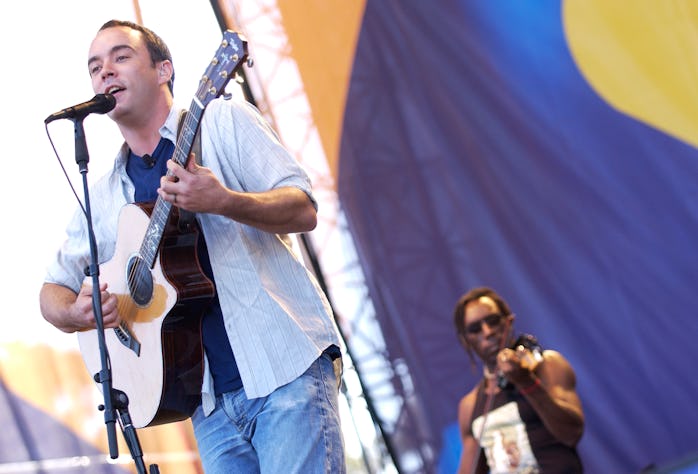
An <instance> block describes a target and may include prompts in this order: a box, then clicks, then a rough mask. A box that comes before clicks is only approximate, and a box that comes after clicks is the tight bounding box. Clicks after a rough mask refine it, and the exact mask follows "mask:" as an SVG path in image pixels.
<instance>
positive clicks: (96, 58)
mask: <svg viewBox="0 0 698 474" xmlns="http://www.w3.org/2000/svg"><path fill="white" fill-rule="evenodd" d="M120 49H128V50H131V51H134V52H135V51H136V50H135V49H134V48H133V47H132V46H131V45H128V44H117V45H115V46H113V47H112V48H111V49H110V50H109V53H108V54H107V56H110V55H112V54H114V53H115V52H117V51H118V50H120ZM98 60H99V56H92V57H90V58H89V59H88V60H87V66H88V67H89V65H90V64H92V63H93V62H95V61H98Z"/></svg>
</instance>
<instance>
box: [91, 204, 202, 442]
mask: <svg viewBox="0 0 698 474" xmlns="http://www.w3.org/2000/svg"><path fill="white" fill-rule="evenodd" d="M151 211H152V205H140V204H128V205H126V206H124V208H123V209H122V210H121V213H120V215H119V226H118V233H117V241H116V250H115V253H114V256H113V257H112V259H111V260H109V261H108V262H106V263H105V264H103V265H101V267H100V281H101V282H106V283H108V285H109V286H108V290H107V291H109V292H110V293H111V294H115V295H116V296H117V299H118V308H119V314H120V316H121V318H122V320H123V323H122V325H121V327H119V328H116V329H113V328H110V329H105V331H104V335H105V341H106V345H107V350H108V352H109V358H110V361H111V372H112V387H113V388H114V389H117V390H121V391H123V392H124V393H126V395H127V396H128V398H129V401H130V403H129V413H130V415H131V418H132V421H133V425H134V426H135V427H136V428H141V427H145V426H152V425H157V424H162V423H169V422H174V421H179V420H183V419H186V418H188V417H189V416H191V414H192V413H193V411H194V409H195V408H196V407H197V405H198V404H199V403H200V402H201V383H202V377H203V345H202V342H201V320H202V316H203V311H204V309H205V308H206V305H207V304H208V303H209V302H210V301H211V298H212V297H213V295H214V287H213V284H212V282H211V281H210V280H209V279H208V278H207V277H206V276H205V275H204V274H203V272H202V270H201V267H200V265H199V261H198V257H197V254H196V244H197V239H198V235H199V231H198V228H196V227H192V228H191V229H189V230H187V231H186V232H180V231H179V229H178V228H177V226H176V225H175V224H174V222H176V221H177V218H176V212H173V213H172V215H173V217H172V218H170V219H169V220H168V223H167V225H166V226H165V229H164V233H163V238H162V245H161V247H160V251H159V252H158V254H157V258H156V260H155V264H154V265H153V268H152V269H149V268H145V269H142V268H138V269H136V271H134V269H133V268H132V267H131V266H130V265H132V264H133V262H134V256H135V257H137V256H138V254H139V250H140V247H141V243H142V242H143V240H144V238H145V234H146V231H147V229H148V224H149V221H150V217H149V216H150V213H151ZM135 261H137V260H135ZM138 280H143V282H144V283H143V284H139V283H138ZM86 283H87V284H89V285H92V281H91V278H89V279H88V280H86ZM78 341H79V344H80V351H81V353H82V356H83V359H84V361H85V365H86V366H87V370H88V371H89V373H90V374H91V375H94V374H97V373H99V372H100V371H101V357H100V350H99V343H98V335H97V331H96V330H90V331H84V332H81V333H79V334H78Z"/></svg>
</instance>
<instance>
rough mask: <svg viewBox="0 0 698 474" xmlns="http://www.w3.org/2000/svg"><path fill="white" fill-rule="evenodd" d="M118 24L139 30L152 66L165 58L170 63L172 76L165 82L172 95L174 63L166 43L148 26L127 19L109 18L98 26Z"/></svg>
mask: <svg viewBox="0 0 698 474" xmlns="http://www.w3.org/2000/svg"><path fill="white" fill-rule="evenodd" d="M119 26H125V27H127V28H131V29H132V30H136V31H139V32H140V33H141V35H143V41H145V46H146V48H148V54H150V59H151V61H152V62H153V66H155V63H157V62H160V61H165V60H167V61H169V62H170V63H172V77H170V81H169V82H168V83H167V86H168V87H169V89H170V92H171V93H172V95H174V77H175V75H174V63H173V62H172V54H170V48H168V47H167V44H165V42H164V41H163V40H162V38H160V37H159V36H158V35H157V34H156V33H155V32H154V31H153V30H151V29H150V28H146V27H145V26H143V25H139V24H138V23H134V22H132V21H127V20H109V21H108V22H106V23H105V24H103V25H102V26H101V27H100V28H99V31H102V30H106V29H107V28H115V27H119Z"/></svg>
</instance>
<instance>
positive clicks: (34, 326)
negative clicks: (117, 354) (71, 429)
mask: <svg viewBox="0 0 698 474" xmlns="http://www.w3.org/2000/svg"><path fill="white" fill-rule="evenodd" d="M139 3H140V6H141V14H142V18H143V23H144V24H145V25H146V26H148V27H150V28H152V29H153V30H154V31H155V32H156V33H158V34H159V35H160V36H161V37H162V38H163V39H164V40H165V42H166V43H167V44H168V46H169V47H170V51H171V52H172V55H173V58H174V65H175V70H176V79H175V101H176V102H178V103H179V104H181V105H183V106H185V107H188V105H189V102H190V101H191V98H192V97H193V95H194V94H195V93H196V89H197V86H198V82H199V79H200V77H201V75H202V74H203V72H204V71H205V69H206V67H207V65H208V62H209V60H210V58H211V57H212V56H213V54H214V53H215V51H216V49H217V48H218V45H219V42H220V39H221V32H220V29H219V27H218V23H217V22H216V19H215V16H214V14H213V11H212V9H211V7H210V5H209V2H207V1H201V2H189V1H187V2H185V1H176V2H173V1H165V0H141V1H140V2H139ZM10 6H11V10H10ZM0 8H2V9H3V10H5V11H4V12H3V13H2V16H3V18H5V19H6V21H5V25H6V26H5V27H4V28H2V29H0V44H2V48H3V57H4V59H5V68H4V71H5V72H4V73H3V74H2V76H1V77H0V94H1V97H2V100H1V101H0V103H2V104H3V105H4V110H5V113H4V114H3V117H2V119H0V120H2V125H3V126H2V128H3V134H2V135H3V138H4V139H3V143H4V145H5V152H4V153H3V155H4V157H5V165H6V166H5V179H4V183H3V186H2V188H1V190H0V196H1V197H2V203H3V204H4V207H5V209H6V210H7V212H8V215H6V218H5V225H4V228H5V229H6V231H9V232H7V233H6V235H5V238H4V244H3V246H2V261H3V262H5V268H6V271H5V273H4V274H3V275H2V277H1V278H2V285H1V287H2V290H1V291H2V299H3V301H4V302H5V314H6V318H7V319H6V320H7V321H8V322H10V324H8V325H7V329H8V330H5V331H2V332H0V343H4V342H10V341H17V340H21V341H25V342H46V341H51V342H52V344H53V345H58V346H62V345H63V344H65V346H67V347H77V342H76V338H75V336H74V335H64V334H63V333H61V332H60V331H58V330H56V329H55V328H53V327H52V326H50V325H49V324H48V323H46V322H45V321H44V320H43V318H42V317H41V315H40V313H39V309H38V292H39V288H40V286H41V282H42V280H43V276H44V272H45V267H46V264H47V262H48V261H49V260H50V258H51V257H52V255H53V253H54V251H55V249H56V248H57V246H58V245H60V242H61V241H62V240H63V236H64V233H63V229H64V228H65V225H66V223H67V221H68V219H69V217H70V216H71V214H72V212H73V210H74V209H75V206H76V201H75V198H74V196H73V194H72V192H71V190H70V188H69V186H68V183H67V181H66V178H65V177H64V175H63V172H62V170H61V168H60V165H59V163H58V160H57V158H56V156H55V154H54V152H53V150H52V148H51V144H50V142H49V138H48V136H47V134H46V130H45V127H44V119H45V118H46V117H47V116H48V115H50V114H51V113H53V112H56V111H58V110H61V109H63V108H65V107H69V106H72V105H75V104H78V103H81V102H84V101H86V100H89V99H91V98H92V97H93V96H94V92H93V91H92V87H91V84H90V80H89V76H88V74H87V53H88V48H89V45H90V42H91V40H92V38H93V37H94V35H95V33H96V32H97V30H98V29H99V27H100V26H101V25H102V24H103V23H104V22H105V21H107V20H110V19H112V18H117V19H125V20H132V21H133V20H135V19H136V18H135V14H134V10H133V2H132V1H130V0H120V1H116V2H108V3H105V2H94V1H90V0H71V1H59V2H57V1H55V0H39V1H32V2H12V3H5V4H3V6H2V7H0ZM13 26H14V28H13ZM83 123H84V128H85V135H86V137H87V141H88V148H89V152H90V162H89V171H88V173H87V179H88V182H89V183H94V182H96V181H97V178H98V177H99V176H101V175H102V174H103V173H104V172H105V171H106V170H107V169H108V167H110V166H111V164H112V162H113V158H114V156H115V153H116V151H117V149H118V146H119V145H120V143H121V138H120V135H119V133H118V130H117V129H116V126H115V125H114V124H113V122H112V121H111V120H110V119H109V118H108V117H106V116H102V115H91V116H88V117H87V118H86V119H85V120H84V122H83ZM49 133H50V134H51V137H52V138H53V140H54V143H55V144H56V147H57V150H58V153H59V155H60V158H61V160H62V162H63V165H64V166H65V168H66V170H67V172H68V174H69V176H70V177H71V179H72V180H73V183H74V186H75V187H76V192H77V193H78V196H80V198H81V199H82V198H83V188H82V176H81V175H80V173H79V170H78V165H77V164H76V162H75V154H74V126H73V122H72V121H70V120H59V121H55V122H52V123H51V124H50V125H49Z"/></svg>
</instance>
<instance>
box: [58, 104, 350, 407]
mask: <svg viewBox="0 0 698 474" xmlns="http://www.w3.org/2000/svg"><path fill="white" fill-rule="evenodd" d="M178 119H179V111H178V110H177V108H176V107H173V108H172V110H171V111H170V114H169V116H168V118H167V121H166V122H165V124H164V126H163V127H162V128H161V129H160V133H161V135H162V136H163V137H165V138H168V139H170V140H172V141H173V142H176V137H175V136H176V130H177V122H178ZM201 127H202V134H201V146H202V164H203V166H206V167H208V168H210V169H211V170H212V172H213V173H214V174H215V175H216V176H217V177H218V179H220V180H221V182H223V183H224V184H225V186H227V187H228V188H230V189H233V190H236V191H247V192H262V191H266V190H269V189H273V188H278V187H284V186H294V187H297V188H299V189H301V190H303V191H304V192H305V193H306V194H307V195H308V196H309V197H310V198H311V200H312V201H313V204H314V205H315V206H317V204H315V200H314V199H313V198H312V193H311V184H310V180H309V178H308V176H307V175H306V173H305V172H304V170H303V169H302V168H301V167H300V165H299V164H298V163H297V162H296V160H295V159H294V158H293V156H291V155H290V154H289V153H288V151H286V150H285V148H284V147H283V146H282V145H281V144H280V143H279V141H278V139H277V137H276V135H275V134H274V132H273V131H272V129H271V128H270V127H269V125H268V124H267V123H266V122H265V121H264V119H263V118H262V117H261V116H260V115H259V113H258V112H257V110H256V109H255V108H254V107H253V106H252V105H250V104H248V103H246V102H244V101H242V100H238V99H230V100H224V99H216V100H213V101H212V102H211V103H209V104H208V107H207V108H206V111H205V113H204V116H203V118H202V120H201ZM127 156H128V148H127V146H126V145H125V144H124V145H123V146H122V148H121V150H120V151H119V154H118V155H117V157H116V162H115V165H114V168H113V169H112V170H111V171H110V172H109V173H107V174H106V175H105V176H104V177H102V178H100V179H99V181H97V182H96V183H95V185H94V186H92V189H91V191H90V202H91V208H92V220H93V227H94V231H95V235H96V240H97V245H98V252H99V257H100V263H103V262H106V261H108V260H109V259H111V257H112V256H113V255H114V250H115V244H116V234H117V225H118V218H119V211H120V209H121V207H123V206H124V205H125V204H127V203H131V202H133V195H134V186H133V183H132V182H131V180H130V179H129V177H128V175H127V174H126V159H127ZM197 218H198V220H199V223H200V226H201V229H202V231H203V233H204V236H205V237H206V243H207V246H208V251H209V255H210V258H211V265H212V268H213V273H214V277H215V279H216V290H217V292H218V296H219V299H220V303H221V308H222V310H223V315H224V322H225V328H226V332H227V335H228V340H229V341H230V345H231V347H232V348H233V352H234V354H235V359H236V361H237V364H238V368H239V370H240V376H241V378H242V383H243V386H244V389H245V393H246V395H247V397H249V398H257V397H261V396H265V395H268V394H269V393H271V392H272V391H274V390H275V389H276V388H278V387H280V386H282V385H285V384H287V383H289V382H291V381H292V380H294V379H295V378H297V377H298V376H300V375H301V374H302V373H303V372H305V370H306V369H307V368H308V367H309V366H310V364H311V363H312V362H313V361H314V360H315V359H316V358H317V357H318V356H319V355H320V354H321V353H322V352H323V351H324V350H325V349H326V348H327V347H329V346H330V345H332V344H336V345H338V346H340V342H339V338H338V332H337V328H336V326H335V322H334V319H333V318H332V315H331V309H330V306H329V304H328V301H327V299H326V298H325V296H324V293H323V292H322V290H321V289H320V287H319V285H318V284H317V281H316V280H315V278H314V277H313V275H312V274H311V273H310V272H309V271H308V270H307V269H306V268H305V266H304V265H303V264H302V263H301V262H300V261H299V260H298V259H297V258H296V256H295V254H294V253H293V251H292V248H291V245H290V241H289V239H288V236H285V235H277V234H270V233H267V232H264V231H261V230H258V229H256V228H254V227H251V226H247V225H244V224H241V223H239V222H236V221H234V220H231V219H229V218H226V217H222V216H218V215H212V214H198V215H197ZM67 233H68V238H67V240H66V241H65V242H64V244H63V246H62V247H61V249H60V250H59V251H58V253H57V255H56V259H55V261H53V262H52V263H51V264H50V265H49V267H48V271H47V276H46V279H45V280H46V281H47V282H50V283H57V284H59V285H63V286H66V287H68V288H71V289H72V290H73V291H75V292H77V291H79V289H80V286H81V285H82V283H83V280H84V273H83V269H84V268H85V267H86V266H87V265H88V264H89V258H90V251H89V242H88V239H87V228H86V223H85V218H84V215H83V214H82V213H81V212H79V211H78V212H76V213H75V215H74V216H73V219H72V221H71V222H70V223H69V225H68V228H67ZM202 403H203V408H204V412H205V413H206V414H208V413H210V412H211V411H212V410H213V408H214V407H215V396H214V390H213V380H212V378H211V374H210V371H209V367H208V361H206V363H205V373H204V382H203V386H202Z"/></svg>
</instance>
